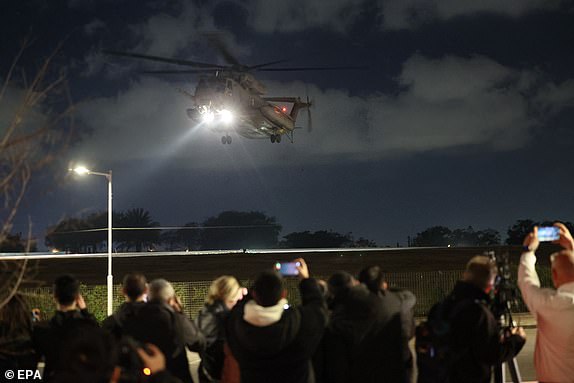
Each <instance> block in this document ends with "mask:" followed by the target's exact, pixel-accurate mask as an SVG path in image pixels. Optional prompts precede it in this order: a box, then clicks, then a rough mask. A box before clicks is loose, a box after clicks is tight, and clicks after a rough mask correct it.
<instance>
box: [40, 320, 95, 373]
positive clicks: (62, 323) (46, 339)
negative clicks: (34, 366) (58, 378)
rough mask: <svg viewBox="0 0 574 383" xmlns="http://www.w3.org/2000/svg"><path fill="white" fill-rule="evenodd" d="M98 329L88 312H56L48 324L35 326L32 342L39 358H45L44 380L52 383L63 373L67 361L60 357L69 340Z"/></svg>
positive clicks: (43, 323)
mask: <svg viewBox="0 0 574 383" xmlns="http://www.w3.org/2000/svg"><path fill="white" fill-rule="evenodd" d="M95 327H98V322H97V320H96V318H95V317H94V316H93V315H92V314H90V313H89V312H88V311H87V310H73V311H56V314H55V315H54V316H53V317H52V319H50V321H48V322H40V323H38V324H37V325H35V326H34V332H33V336H32V340H33V343H34V348H35V350H36V353H37V354H38V356H39V357H41V356H44V358H45V368H44V380H45V381H50V380H51V379H53V377H54V375H55V374H56V373H57V372H58V371H61V370H62V369H63V368H64V367H65V365H66V363H67V361H66V360H61V358H60V355H62V354H64V352H63V351H62V350H63V348H64V347H65V346H66V344H67V343H68V342H69V338H70V337H73V336H75V334H78V333H81V332H82V331H84V330H86V331H89V330H90V329H93V328H95Z"/></svg>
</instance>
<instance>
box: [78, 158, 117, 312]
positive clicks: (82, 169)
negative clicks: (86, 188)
mask: <svg viewBox="0 0 574 383" xmlns="http://www.w3.org/2000/svg"><path fill="white" fill-rule="evenodd" d="M70 171H73V172H74V173H76V174H79V175H86V174H90V175H95V176H104V177H106V179H107V180H108V278H107V284H108V316H109V315H112V304H113V300H114V299H113V289H114V277H113V275H112V171H111V170H110V171H108V172H107V173H100V172H93V171H91V170H89V169H87V168H86V167H84V166H78V167H76V168H74V169H70Z"/></svg>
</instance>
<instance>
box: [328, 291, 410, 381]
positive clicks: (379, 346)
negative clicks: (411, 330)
mask: <svg viewBox="0 0 574 383" xmlns="http://www.w3.org/2000/svg"><path fill="white" fill-rule="evenodd" d="M411 296H412V294H411ZM412 299H414V296H412ZM407 307H410V308H412V304H411V302H410V298H409V301H408V302H407V301H406V300H405V299H402V297H401V296H399V295H398V294H397V293H395V292H391V291H384V292H381V293H380V294H374V293H371V292H369V291H368V290H367V289H366V288H365V287H364V286H356V287H353V288H351V289H350V290H349V291H347V292H346V293H343V294H341V295H339V296H338V297H336V298H335V299H334V300H333V302H332V304H331V310H332V311H331V317H330V322H329V326H328V329H327V331H326V333H325V337H324V339H323V342H322V345H321V347H322V352H323V354H324V355H323V357H322V358H320V359H322V360H320V362H319V363H320V364H321V365H320V366H317V370H318V373H319V375H320V377H321V381H322V382H325V383H349V382H400V383H403V382H407V381H408V380H409V374H408V363H409V361H410V353H409V352H408V341H406V340H405V339H406V337H407V336H408V335H404V331H403V317H402V312H403V311H408V310H407ZM411 318H412V317H411ZM317 360H319V359H317Z"/></svg>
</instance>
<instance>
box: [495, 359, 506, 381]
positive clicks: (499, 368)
mask: <svg viewBox="0 0 574 383" xmlns="http://www.w3.org/2000/svg"><path fill="white" fill-rule="evenodd" d="M494 383H504V364H502V363H501V364H497V365H496V366H494Z"/></svg>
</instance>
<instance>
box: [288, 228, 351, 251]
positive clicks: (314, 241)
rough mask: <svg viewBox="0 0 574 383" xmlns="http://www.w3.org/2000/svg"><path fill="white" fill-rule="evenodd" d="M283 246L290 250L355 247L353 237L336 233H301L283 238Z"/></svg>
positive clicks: (320, 231)
mask: <svg viewBox="0 0 574 383" xmlns="http://www.w3.org/2000/svg"><path fill="white" fill-rule="evenodd" d="M283 238H285V241H284V242H283V246H284V247H286V248H289V249H297V248H299V249H301V248H341V247H353V244H354V241H353V236H352V235H351V234H350V233H348V234H345V235H343V234H340V233H337V232H335V231H326V230H319V231H315V232H310V231H300V232H294V233H290V234H287V235H285V236H283Z"/></svg>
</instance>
